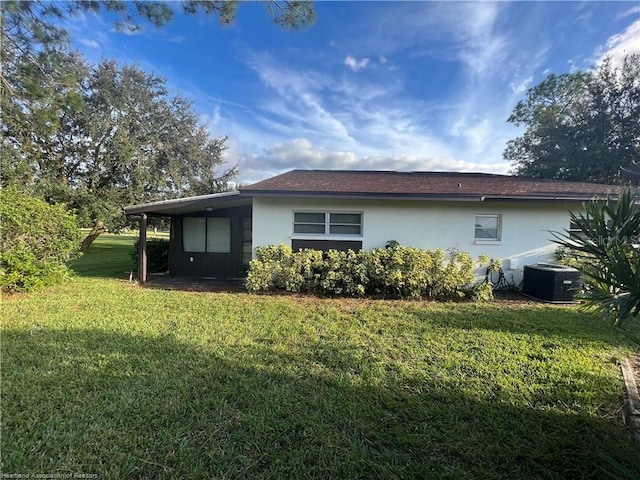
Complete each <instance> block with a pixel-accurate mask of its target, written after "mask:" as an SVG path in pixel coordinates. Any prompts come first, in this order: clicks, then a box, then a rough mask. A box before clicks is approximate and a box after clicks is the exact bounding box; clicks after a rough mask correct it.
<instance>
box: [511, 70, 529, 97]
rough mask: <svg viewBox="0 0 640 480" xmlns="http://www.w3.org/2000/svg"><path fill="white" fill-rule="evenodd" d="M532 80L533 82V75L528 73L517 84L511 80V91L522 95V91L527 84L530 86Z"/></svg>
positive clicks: (525, 88)
mask: <svg viewBox="0 0 640 480" xmlns="http://www.w3.org/2000/svg"><path fill="white" fill-rule="evenodd" d="M532 82H533V75H529V76H528V77H527V78H525V79H524V80H522V81H521V82H519V83H517V84H516V83H514V82H512V83H511V84H510V87H511V91H512V92H513V93H514V94H515V95H522V94H523V93H524V92H526V91H527V90H528V89H529V86H531V83H532Z"/></svg>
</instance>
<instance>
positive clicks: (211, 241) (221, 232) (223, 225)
mask: <svg viewBox="0 0 640 480" xmlns="http://www.w3.org/2000/svg"><path fill="white" fill-rule="evenodd" d="M207 252H211V253H230V252H231V219H230V218H228V217H209V218H207Z"/></svg>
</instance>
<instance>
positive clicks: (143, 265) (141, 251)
mask: <svg viewBox="0 0 640 480" xmlns="http://www.w3.org/2000/svg"><path fill="white" fill-rule="evenodd" d="M138 281H139V282H140V285H144V284H145V283H147V214H146V213H143V214H141V215H140V238H139V240H138Z"/></svg>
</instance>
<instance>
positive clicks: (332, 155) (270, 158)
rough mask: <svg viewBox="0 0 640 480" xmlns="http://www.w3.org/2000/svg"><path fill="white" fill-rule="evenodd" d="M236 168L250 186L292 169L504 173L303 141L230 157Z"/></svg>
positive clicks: (448, 160)
mask: <svg viewBox="0 0 640 480" xmlns="http://www.w3.org/2000/svg"><path fill="white" fill-rule="evenodd" d="M232 158H234V159H236V160H238V164H239V166H240V175H241V176H240V178H239V179H238V180H239V182H241V183H253V182H257V181H260V180H263V179H264V178H267V177H269V176H272V175H277V174H279V173H282V172H285V171H288V170H292V169H296V168H297V169H329V170H395V171H456V172H486V173H506V172H507V170H508V165H507V164H505V163H503V162H498V163H490V164H487V163H479V162H471V161H465V160H461V159H456V158H453V157H451V156H441V157H440V156H429V155H403V154H395V155H358V154H356V153H355V152H352V151H342V150H336V151H333V150H327V149H322V148H318V147H316V146H315V145H313V144H312V142H310V141H309V140H307V139H305V138H296V139H293V140H291V141H290V142H279V143H276V144H273V145H271V146H270V147H268V148H266V149H264V150H263V151H262V152H261V153H258V154H254V155H238V154H232Z"/></svg>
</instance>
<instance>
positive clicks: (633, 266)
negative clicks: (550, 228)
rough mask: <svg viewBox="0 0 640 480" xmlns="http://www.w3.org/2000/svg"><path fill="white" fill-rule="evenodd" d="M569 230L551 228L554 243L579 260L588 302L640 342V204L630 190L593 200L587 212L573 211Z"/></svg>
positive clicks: (616, 326)
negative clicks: (612, 197) (560, 231)
mask: <svg viewBox="0 0 640 480" xmlns="http://www.w3.org/2000/svg"><path fill="white" fill-rule="evenodd" d="M570 215H571V222H572V224H573V228H572V231H571V233H570V232H569V231H565V232H564V233H559V232H552V235H553V236H554V240H553V241H554V242H555V243H557V244H558V245H560V246H562V247H564V248H565V249H568V250H570V251H571V252H573V253H574V254H575V255H576V256H578V257H579V258H580V259H581V261H580V262H579V263H580V269H581V270H582V273H583V276H584V281H585V291H584V293H583V294H582V295H581V296H582V298H583V299H584V300H585V307H587V308H589V309H595V310H597V311H599V312H600V313H601V314H602V317H603V318H609V319H611V320H612V324H613V326H614V327H615V328H617V329H619V330H620V331H622V332H623V333H624V334H626V335H628V336H629V337H630V338H632V339H633V340H634V341H635V342H637V343H640V336H638V335H637V334H636V333H634V330H637V328H635V326H636V324H637V321H638V314H639V313H640V268H638V267H639V264H640V206H639V205H638V201H637V198H636V196H635V195H632V193H631V191H630V190H625V191H623V192H622V193H621V194H620V195H619V196H618V199H617V200H613V199H611V198H609V199H607V200H606V201H597V200H594V201H591V202H589V203H586V204H585V205H584V213H573V212H570Z"/></svg>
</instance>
